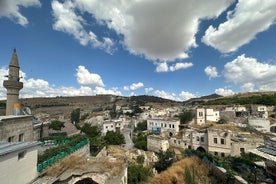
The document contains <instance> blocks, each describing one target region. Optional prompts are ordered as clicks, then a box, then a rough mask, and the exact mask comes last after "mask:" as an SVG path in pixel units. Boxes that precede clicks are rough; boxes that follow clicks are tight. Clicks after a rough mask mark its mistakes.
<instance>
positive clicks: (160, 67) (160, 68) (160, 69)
mask: <svg viewBox="0 0 276 184" xmlns="http://www.w3.org/2000/svg"><path fill="white" fill-rule="evenodd" d="M167 71H169V67H168V64H167V63H166V62H162V63H159V64H158V65H157V67H156V72H167Z"/></svg>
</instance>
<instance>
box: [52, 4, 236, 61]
mask: <svg viewBox="0 0 276 184" xmlns="http://www.w3.org/2000/svg"><path fill="white" fill-rule="evenodd" d="M233 1H234V0H210V1H208V2H206V1H205V0H198V1H189V0H171V1H166V0H161V1H160V0H152V1H148V0H140V1H136V0H128V1H126V0H113V1H102V0H93V1H91V0H78V1H73V0H68V1H65V2H64V3H58V2H57V1H54V2H53V4H54V5H55V6H56V5H58V4H59V6H62V8H63V9H65V10H66V11H68V13H69V15H68V14H67V13H66V15H64V16H61V17H60V18H57V20H64V21H63V22H62V25H64V26H68V24H67V22H66V21H67V20H68V19H73V20H76V22H79V23H78V24H76V25H77V26H79V24H81V25H82V24H83V23H82V21H81V20H82V19H83V18H80V17H82V16H84V13H88V14H90V15H91V16H92V17H93V18H95V19H96V23H98V24H101V25H106V26H107V27H108V28H109V29H113V30H115V31H116V33H117V34H118V35H120V36H123V45H124V46H125V48H126V49H127V50H128V51H129V52H130V53H133V54H136V55H143V56H145V57H146V58H147V59H150V60H161V61H170V60H171V61H172V60H176V59H183V58H187V57H188V54H187V53H188V51H189V49H190V48H192V47H196V46H197V44H196V40H195V34H196V33H197V31H198V26H199V23H200V21H201V20H203V19H211V18H215V17H218V16H219V15H220V14H221V13H222V12H223V11H224V10H225V9H226V8H227V7H228V6H229V5H230V4H231V3H232V2H233ZM69 5H70V6H69ZM71 5H72V6H71ZM55 6H53V9H55V8H56V7H55ZM54 12H55V10H54ZM58 15H63V14H58ZM67 15H68V16H67ZM86 15H87V14H86ZM55 16H56V17H58V16H57V15H55ZM86 23H87V24H88V25H90V24H93V23H92V22H86ZM94 23H95V22H94ZM73 25H75V22H73ZM69 27H70V26H69ZM83 29H84V28H83V26H82V27H81V30H83ZM61 30H62V29H61ZM73 30H74V29H73ZM67 31H68V30H67ZM91 32H92V31H91ZM69 33H70V34H73V35H75V37H78V35H81V34H82V32H80V31H77V33H71V32H69ZM85 40H86V39H85Z"/></svg>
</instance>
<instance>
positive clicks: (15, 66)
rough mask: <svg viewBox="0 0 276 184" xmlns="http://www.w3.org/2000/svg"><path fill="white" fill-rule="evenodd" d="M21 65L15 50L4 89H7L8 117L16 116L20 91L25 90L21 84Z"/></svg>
mask: <svg viewBox="0 0 276 184" xmlns="http://www.w3.org/2000/svg"><path fill="white" fill-rule="evenodd" d="M19 68H20V67H19V63H18V58H17V54H16V50H15V49H14V51H13V54H12V58H11V62H10V65H9V75H8V76H7V77H8V80H4V83H3V85H4V87H5V88H6V89H7V102H6V115H7V116H8V115H13V114H14V105H15V104H18V96H19V90H20V89H22V88H23V83H22V82H19V80H20V77H19Z"/></svg>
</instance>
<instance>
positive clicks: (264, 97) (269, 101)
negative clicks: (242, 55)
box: [183, 91, 276, 105]
mask: <svg viewBox="0 0 276 184" xmlns="http://www.w3.org/2000/svg"><path fill="white" fill-rule="evenodd" d="M183 103H184V104H185V105H231V104H239V105H247V104H261V105H276V92H275V91H271V92H248V93H239V94H235V95H231V96H225V97H222V96H220V95H216V94H212V95H208V96H203V97H200V98H193V99H190V100H187V101H185V102H183Z"/></svg>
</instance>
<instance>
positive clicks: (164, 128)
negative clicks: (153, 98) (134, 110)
mask: <svg viewBox="0 0 276 184" xmlns="http://www.w3.org/2000/svg"><path fill="white" fill-rule="evenodd" d="M179 125H180V121H179V120H163V119H148V120H147V129H148V130H149V131H152V130H153V129H157V128H160V130H161V133H164V134H165V135H167V136H172V135H175V134H177V133H178V132H179Z"/></svg>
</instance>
